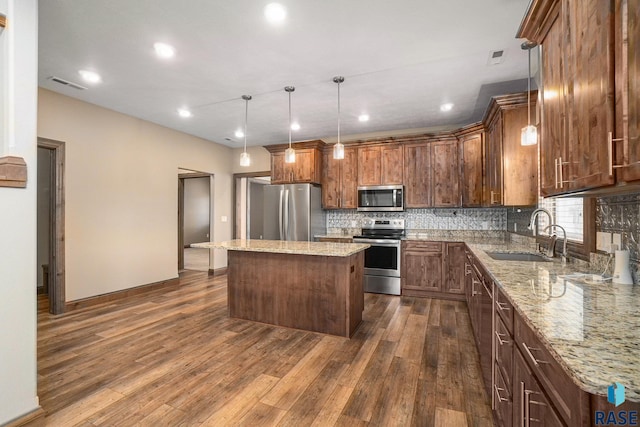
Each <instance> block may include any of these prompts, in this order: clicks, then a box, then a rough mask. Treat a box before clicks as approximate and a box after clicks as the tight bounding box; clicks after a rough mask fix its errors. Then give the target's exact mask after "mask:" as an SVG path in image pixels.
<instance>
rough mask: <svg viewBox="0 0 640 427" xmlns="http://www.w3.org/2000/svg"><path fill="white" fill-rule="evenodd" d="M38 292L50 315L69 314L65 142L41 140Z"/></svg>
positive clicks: (39, 162) (38, 189)
mask: <svg viewBox="0 0 640 427" xmlns="http://www.w3.org/2000/svg"><path fill="white" fill-rule="evenodd" d="M36 187H37V190H36V193H37V264H36V268H37V283H36V286H37V293H38V295H39V296H41V295H42V296H44V297H45V298H46V300H47V302H48V306H49V313H51V314H62V313H64V311H65V267H64V142H61V141H54V140H50V139H46V138H38V167H37V185H36Z"/></svg>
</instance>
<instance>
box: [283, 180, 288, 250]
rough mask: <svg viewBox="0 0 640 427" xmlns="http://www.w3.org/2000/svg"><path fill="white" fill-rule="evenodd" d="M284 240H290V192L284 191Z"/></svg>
mask: <svg viewBox="0 0 640 427" xmlns="http://www.w3.org/2000/svg"><path fill="white" fill-rule="evenodd" d="M283 210H284V240H289V190H284V207H283Z"/></svg>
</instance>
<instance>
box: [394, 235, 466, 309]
mask: <svg viewBox="0 0 640 427" xmlns="http://www.w3.org/2000/svg"><path fill="white" fill-rule="evenodd" d="M464 249H465V244H464V243H459V242H431V241H419V240H407V241H404V242H402V268H401V269H402V271H401V277H402V279H401V283H402V285H401V286H402V295H406V296H415V297H437V298H445V299H455V300H464V254H465V252H464Z"/></svg>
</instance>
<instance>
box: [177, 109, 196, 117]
mask: <svg viewBox="0 0 640 427" xmlns="http://www.w3.org/2000/svg"><path fill="white" fill-rule="evenodd" d="M178 114H179V115H180V117H184V118H185V119H186V118H188V117H191V116H193V113H191V111H189V110H187V109H186V108H178Z"/></svg>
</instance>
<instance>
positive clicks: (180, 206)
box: [178, 175, 184, 271]
mask: <svg viewBox="0 0 640 427" xmlns="http://www.w3.org/2000/svg"><path fill="white" fill-rule="evenodd" d="M180 270H184V178H180V175H178V271H180Z"/></svg>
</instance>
